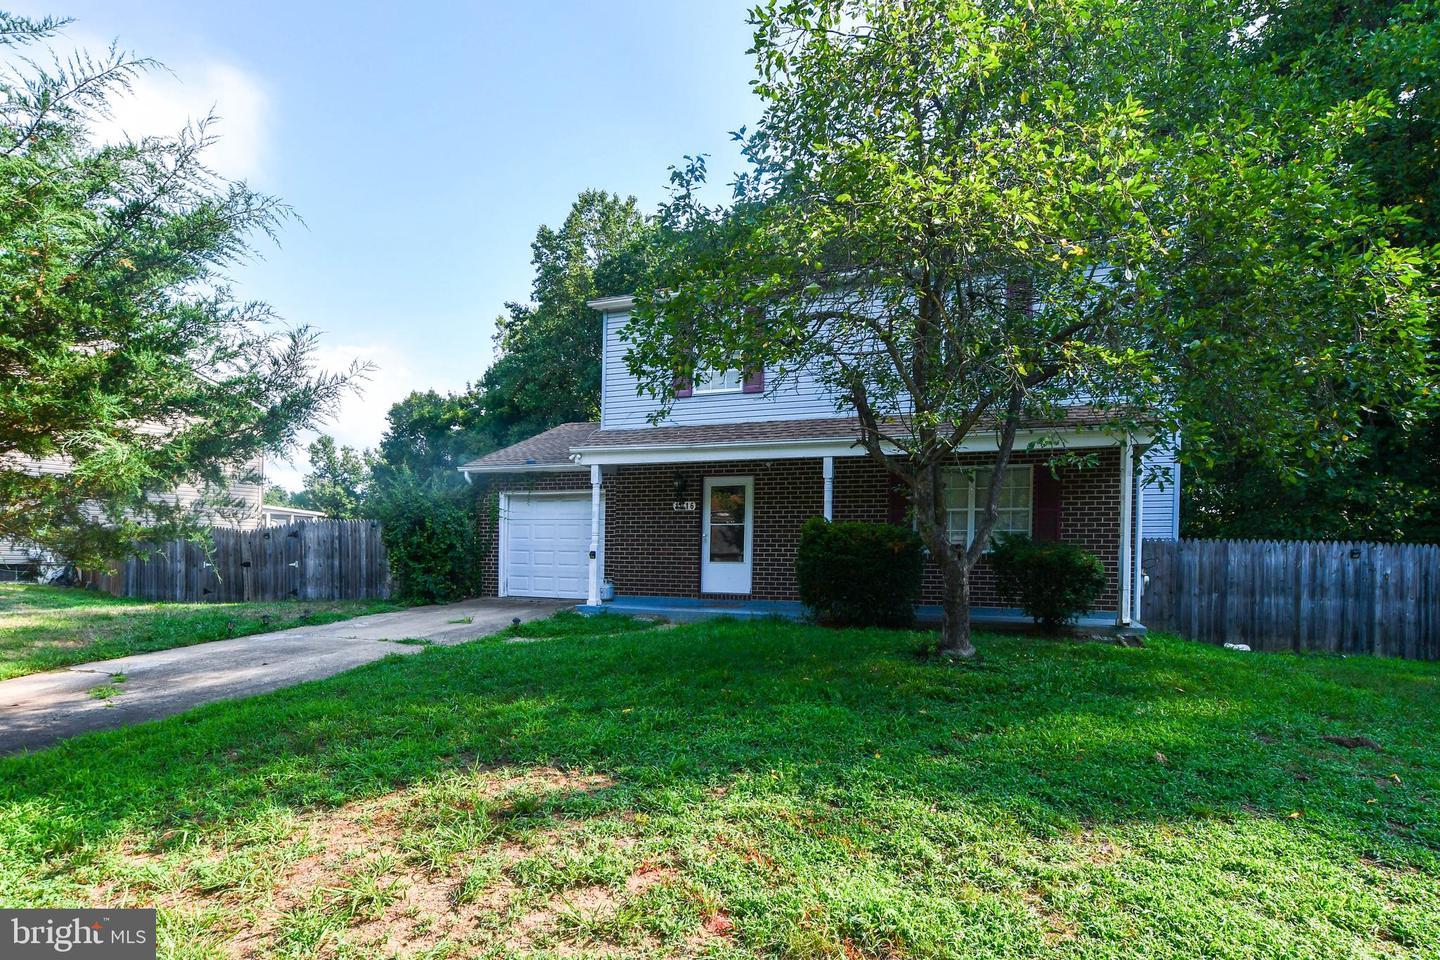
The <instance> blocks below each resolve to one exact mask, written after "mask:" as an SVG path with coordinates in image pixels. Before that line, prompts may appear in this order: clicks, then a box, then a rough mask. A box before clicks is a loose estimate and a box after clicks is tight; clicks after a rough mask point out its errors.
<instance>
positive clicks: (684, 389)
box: [674, 373, 695, 397]
mask: <svg viewBox="0 0 1440 960" xmlns="http://www.w3.org/2000/svg"><path fill="white" fill-rule="evenodd" d="M674 385H675V396H676V397H690V396H694V395H695V381H694V380H692V379H691V378H690V377H687V376H684V375H683V374H679V373H677V374H675V380H674Z"/></svg>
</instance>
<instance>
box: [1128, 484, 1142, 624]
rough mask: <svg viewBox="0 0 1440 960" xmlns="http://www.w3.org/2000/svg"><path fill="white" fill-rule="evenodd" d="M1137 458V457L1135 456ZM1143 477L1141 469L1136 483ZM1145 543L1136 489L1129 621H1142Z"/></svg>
mask: <svg viewBox="0 0 1440 960" xmlns="http://www.w3.org/2000/svg"><path fill="white" fill-rule="evenodd" d="M1136 459H1139V458H1136ZM1144 479H1145V474H1144V471H1141V473H1140V476H1139V479H1138V480H1137V481H1136V482H1137V483H1141V482H1143V481H1144ZM1144 544H1145V491H1144V490H1143V489H1137V490H1136V493H1135V585H1134V586H1132V587H1131V588H1130V596H1131V597H1132V599H1133V603H1132V604H1131V608H1130V609H1131V613H1130V622H1131V623H1144V622H1145V621H1144V618H1142V617H1141V616H1140V601H1141V599H1142V598H1143V597H1144V596H1145V567H1144V566H1143V565H1142V564H1141V557H1140V553H1141V551H1142V550H1143V549H1144Z"/></svg>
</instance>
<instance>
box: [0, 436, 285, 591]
mask: <svg viewBox="0 0 1440 960" xmlns="http://www.w3.org/2000/svg"><path fill="white" fill-rule="evenodd" d="M19 469H22V470H24V471H26V472H29V473H31V474H32V475H43V474H55V475H63V474H66V473H69V472H70V464H69V461H67V460H66V459H65V457H63V456H52V457H45V458H43V459H38V460H37V459H27V460H25V461H24V462H23V463H22V464H21V465H20V467H19ZM263 475H264V461H263V460H262V461H259V462H257V463H255V464H252V465H251V466H249V467H247V468H245V469H243V470H236V471H234V474H233V477H232V479H231V481H230V484H229V486H227V487H226V488H225V489H224V490H220V491H212V490H202V489H201V488H199V487H196V486H192V485H190V484H185V485H182V486H180V487H177V488H176V489H175V490H173V491H171V492H169V493H166V494H161V495H159V496H157V497H155V498H154V499H155V500H157V501H159V502H163V503H169V504H176V503H178V504H183V505H188V506H197V505H198V506H199V507H200V509H201V510H202V512H203V514H204V516H205V519H206V520H208V521H209V523H210V524H211V525H213V526H217V527H233V528H236V529H240V530H253V529H255V528H256V527H259V526H263V525H268V524H267V523H265V522H263V520H262V516H263V513H262V511H263V510H264V509H269V508H268V507H266V506H265V504H264V502H263V494H264V481H263V479H262V477H263ZM97 513H98V511H97ZM60 564H61V560H60V558H57V557H55V556H54V555H52V554H51V553H49V552H48V551H46V550H44V549H42V548H40V547H36V546H34V545H33V544H27V543H20V542H17V541H14V540H6V539H4V538H0V579H5V580H15V579H28V578H31V577H34V576H35V575H36V573H37V572H43V571H44V569H45V568H47V567H48V568H55V567H58V566H59V565H60Z"/></svg>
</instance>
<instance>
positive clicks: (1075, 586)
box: [990, 535, 1106, 634]
mask: <svg viewBox="0 0 1440 960" xmlns="http://www.w3.org/2000/svg"><path fill="white" fill-rule="evenodd" d="M990 564H991V566H992V567H994V568H995V577H996V580H997V585H998V587H999V589H1000V596H1001V599H1003V600H1005V601H1006V602H1008V603H1015V604H1018V605H1019V607H1020V609H1021V610H1023V611H1025V615H1026V616H1028V617H1031V618H1033V619H1034V620H1035V622H1036V623H1038V624H1040V626H1041V627H1042V628H1043V629H1044V630H1045V631H1046V632H1047V633H1051V634H1054V633H1058V632H1060V631H1061V630H1063V629H1064V628H1065V627H1067V626H1068V625H1070V624H1072V623H1074V622H1075V618H1076V617H1078V616H1080V615H1081V614H1084V613H1088V612H1089V611H1090V610H1093V609H1094V607H1095V601H1096V600H1098V599H1099V598H1100V594H1101V593H1103V592H1104V591H1105V582H1106V579H1105V567H1104V565H1103V564H1102V563H1101V562H1100V558H1099V557H1097V556H1095V554H1093V553H1091V552H1090V551H1088V550H1086V549H1084V548H1082V547H1079V546H1076V545H1075V544H1073V543H1062V542H1050V541H1039V540H1032V539H1030V538H1029V537H1025V536H1015V535H1009V536H1001V537H998V538H996V541H995V546H994V548H993V549H992V550H991V551H990Z"/></svg>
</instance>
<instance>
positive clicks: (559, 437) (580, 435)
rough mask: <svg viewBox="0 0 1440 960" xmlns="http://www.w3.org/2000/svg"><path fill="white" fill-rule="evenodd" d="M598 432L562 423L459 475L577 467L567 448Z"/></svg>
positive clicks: (469, 465)
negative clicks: (509, 470)
mask: <svg viewBox="0 0 1440 960" xmlns="http://www.w3.org/2000/svg"><path fill="white" fill-rule="evenodd" d="M598 429H600V424H598V423H586V422H578V423H562V424H560V426H558V427H551V428H550V429H549V430H546V431H545V432H544V433H540V434H536V435H535V436H533V437H531V438H530V439H529V440H521V441H520V442H519V443H515V444H511V445H510V446H508V447H503V448H501V449H499V450H496V451H494V452H492V453H487V454H485V456H483V457H477V458H476V459H474V460H471V461H470V462H469V463H467V464H465V465H464V466H463V467H461V468H460V471H461V472H462V473H465V472H475V473H485V472H494V471H497V470H505V469H518V470H539V469H545V468H550V469H556V468H566V467H568V468H573V469H575V470H581V469H584V468H583V467H578V466H576V465H575V464H574V463H572V462H571V460H570V448H571V447H574V446H576V445H578V444H579V443H581V442H582V441H583V440H585V438H586V437H588V436H590V434H592V433H594V432H595V431H596V430H598Z"/></svg>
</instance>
